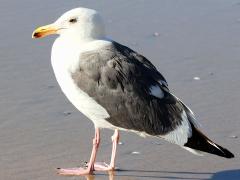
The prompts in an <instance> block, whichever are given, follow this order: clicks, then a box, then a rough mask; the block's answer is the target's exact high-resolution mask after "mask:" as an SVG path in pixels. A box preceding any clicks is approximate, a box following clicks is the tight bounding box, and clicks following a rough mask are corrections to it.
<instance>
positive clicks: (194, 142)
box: [184, 124, 234, 159]
mask: <svg viewBox="0 0 240 180" xmlns="http://www.w3.org/2000/svg"><path fill="white" fill-rule="evenodd" d="M191 125H192V124H191ZM184 146H186V147H189V148H192V149H196V150H199V151H203V152H207V153H210V154H215V155H218V156H221V157H224V158H228V159H230V158H234V154H233V153H231V152H230V151H229V150H227V149H226V148H223V147H221V146H219V145H218V144H216V143H214V142H213V141H211V140H210V139H209V138H208V137H206V136H205V135H204V134H203V133H202V132H200V131H199V130H198V129H197V128H195V127H194V125H192V137H190V138H189V139H188V142H187V143H186V144H185V145H184Z"/></svg>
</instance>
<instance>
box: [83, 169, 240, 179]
mask: <svg viewBox="0 0 240 180" xmlns="http://www.w3.org/2000/svg"><path fill="white" fill-rule="evenodd" d="M209 177H210V178H209ZM131 178H132V179H136V178H137V179H176V180H182V179H186V180H188V179H193V180H226V179H227V180H238V179H240V169H233V170H225V171H219V172H216V173H212V172H185V171H184V172H178V171H153V170H134V169H133V170H123V169H122V170H119V171H117V172H111V171H110V172H108V174H101V173H99V174H96V175H91V176H86V180H99V179H104V180H105V179H106V180H107V179H108V180H116V179H122V180H124V179H128V180H130V179H131Z"/></svg>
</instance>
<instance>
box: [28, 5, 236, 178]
mask: <svg viewBox="0 0 240 180" xmlns="http://www.w3.org/2000/svg"><path fill="white" fill-rule="evenodd" d="M50 34H59V37H58V38H57V39H56V40H55V42H54V44H53V47H52V55H51V63H52V67H53V70H54V73H55V76H56V79H57V82H58V83H59V85H60V87H61V89H62V91H63V93H64V94H65V95H66V96H67V98H68V99H69V101H70V102H71V103H72V104H73V105H74V106H75V107H76V108H77V109H78V110H79V111H81V112H82V113H83V114H84V115H85V116H87V117H88V118H89V119H90V120H91V121H92V122H93V123H94V127H95V136H94V138H93V147H92V153H91V157H90V160H89V162H88V163H87V165H86V167H83V168H69V169H63V168H59V169H58V173H59V174H62V175H86V174H92V173H93V171H98V170H99V171H109V170H114V169H115V167H116V166H115V157H116V150H117V145H118V141H119V130H125V131H131V132H135V133H137V134H139V135H145V136H154V137H158V138H162V139H164V140H167V141H169V142H171V143H174V144H177V145H179V146H181V147H183V148H185V149H186V150H189V151H190V152H192V153H194V154H198V155H201V154H202V152H207V153H211V154H215V155H218V156H222V157H225V158H233V157H234V155H233V154H232V153H231V152H229V151H228V150H227V149H225V148H223V147H221V146H219V145H218V144H216V143H214V142H213V141H212V140H210V139H209V138H208V137H207V136H205V135H204V134H203V133H202V132H201V131H200V130H199V127H198V126H197V123H196V120H195V116H194V114H193V112H192V111H191V110H190V109H189V108H188V107H187V106H186V105H185V104H184V103H183V102H182V101H181V100H180V99H178V98H177V97H176V96H174V95H173V94H172V93H171V91H170V90H169V87H168V84H167V81H166V80H165V78H164V77H163V76H162V74H161V73H160V72H159V71H158V70H157V68H156V67H155V66H154V65H153V64H152V63H151V62H150V61H149V60H148V59H146V58H145V57H144V56H142V55H140V54H138V53H137V52H135V51H133V50H132V49H130V48H128V47H126V46H124V45H121V44H119V43H117V42H115V41H113V40H110V39H109V38H107V37H106V34H105V28H104V23H103V20H102V18H101V16H100V15H99V13H98V12H97V11H95V10H92V9H88V8H82V7H80V8H75V9H72V10H70V11H68V12H66V13H64V14H63V15H62V16H61V17H60V18H59V19H57V20H56V21H55V22H54V23H52V24H50V25H46V26H42V27H39V28H37V29H36V30H35V31H34V32H33V35H32V37H33V38H41V37H45V36H47V35H50ZM102 128H109V129H113V130H114V134H113V136H112V155H111V161H110V163H109V164H106V163H98V162H95V159H96V154H97V150H98V147H99V143H100V129H102Z"/></svg>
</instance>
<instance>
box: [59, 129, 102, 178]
mask: <svg viewBox="0 0 240 180" xmlns="http://www.w3.org/2000/svg"><path fill="white" fill-rule="evenodd" d="M99 144H100V130H99V128H96V129H95V137H94V139H93V147H92V153H91V157H90V160H89V163H88V167H87V168H68V169H62V168H60V169H58V174H60V175H69V176H79V175H88V174H93V171H94V162H95V160H96V155H97V150H98V147H99Z"/></svg>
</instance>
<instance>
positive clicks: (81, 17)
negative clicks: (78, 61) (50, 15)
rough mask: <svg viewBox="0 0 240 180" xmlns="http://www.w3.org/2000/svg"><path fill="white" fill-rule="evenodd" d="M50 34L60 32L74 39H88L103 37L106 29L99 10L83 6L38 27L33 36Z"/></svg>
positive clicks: (62, 35)
mask: <svg viewBox="0 0 240 180" xmlns="http://www.w3.org/2000/svg"><path fill="white" fill-rule="evenodd" d="M50 34H59V35H60V36H61V37H63V38H67V39H69V40H74V41H75V40H79V41H85V40H86V41H87V40H91V39H101V38H103V37H104V36H105V30H104V23H103V20H102V18H101V16H100V15H99V13H98V12H97V11H95V10H92V9H87V8H82V7H81V8H76V9H72V10H70V11H68V12H66V13H64V14H63V15H62V16H61V17H60V18H58V19H57V20H56V21H55V22H54V23H52V24H49V25H46V26H42V27H39V28H37V29H36V30H35V31H34V32H33V35H32V37H33V38H41V37H45V36H47V35H50Z"/></svg>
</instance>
